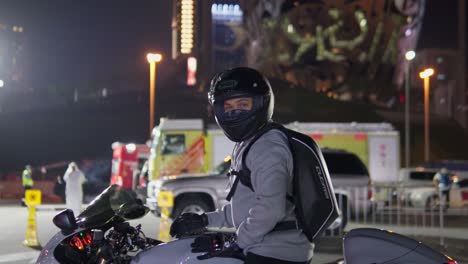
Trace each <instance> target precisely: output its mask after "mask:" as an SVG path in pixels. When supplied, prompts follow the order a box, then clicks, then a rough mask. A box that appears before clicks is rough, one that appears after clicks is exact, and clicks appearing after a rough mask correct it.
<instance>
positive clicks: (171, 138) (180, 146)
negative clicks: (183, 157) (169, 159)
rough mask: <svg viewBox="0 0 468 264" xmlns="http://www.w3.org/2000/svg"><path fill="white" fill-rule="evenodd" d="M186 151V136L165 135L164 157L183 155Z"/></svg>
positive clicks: (163, 144) (163, 143)
mask: <svg viewBox="0 0 468 264" xmlns="http://www.w3.org/2000/svg"><path fill="white" fill-rule="evenodd" d="M184 151H185V135H183V134H177V135H164V137H163V142H162V154H163V155H175V154H182V153H184Z"/></svg>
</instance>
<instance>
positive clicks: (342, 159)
mask: <svg viewBox="0 0 468 264" xmlns="http://www.w3.org/2000/svg"><path fill="white" fill-rule="evenodd" d="M322 152H323V155H324V158H325V161H326V163H327V167H328V170H329V172H330V176H331V180H332V183H333V187H334V190H335V194H336V198H337V201H338V203H339V205H340V207H341V211H342V214H341V217H340V218H339V219H338V220H337V221H335V222H334V223H333V224H332V226H331V229H332V230H335V229H336V230H338V229H339V228H340V227H341V228H344V227H345V226H346V224H347V221H348V215H350V214H354V213H359V212H370V211H371V208H372V199H371V197H372V194H371V193H370V192H369V191H368V190H370V188H368V186H369V184H370V177H369V172H368V170H367V168H366V166H365V165H364V163H363V162H362V161H361V160H360V159H359V157H357V156H356V155H355V154H353V153H351V152H347V151H343V150H332V149H323V150H322ZM229 168H230V158H226V159H225V161H224V162H222V163H221V164H219V165H218V166H217V167H216V169H215V170H214V171H212V172H210V173H208V174H198V175H194V174H187V175H177V176H168V177H164V178H161V179H159V180H157V181H153V182H150V183H149V185H148V198H147V200H146V201H147V205H148V206H149V207H150V209H151V211H152V212H154V213H155V214H157V215H159V214H160V208H159V207H158V205H157V197H158V194H159V192H160V191H170V192H172V194H173V197H174V206H173V208H172V210H171V211H170V214H171V217H172V218H176V217H178V216H179V215H181V214H183V213H188V212H192V213H198V214H201V213H203V212H207V211H213V210H215V209H216V208H221V207H222V206H224V205H225V204H227V203H228V202H227V201H226V196H227V194H228V192H229V188H228V177H226V173H227V171H228V170H229ZM348 208H349V209H350V210H351V211H350V212H349V213H348Z"/></svg>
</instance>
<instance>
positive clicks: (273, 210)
mask: <svg viewBox="0 0 468 264" xmlns="http://www.w3.org/2000/svg"><path fill="white" fill-rule="evenodd" d="M208 97H209V102H210V104H211V105H212V107H213V110H214V114H215V118H216V122H217V123H218V125H219V126H220V127H221V129H222V130H223V131H224V133H225V134H226V136H227V137H228V138H229V139H231V140H232V141H234V142H236V145H235V147H234V150H233V159H232V165H231V168H232V169H233V170H234V171H241V170H242V168H244V167H248V168H249V169H250V179H251V186H252V187H253V188H249V187H248V186H246V185H245V184H243V182H242V180H241V182H240V184H237V183H236V181H235V178H236V177H239V176H238V175H236V174H234V176H231V179H230V181H231V185H234V186H232V188H233V189H234V190H236V191H235V192H233V193H232V199H231V200H230V203H229V204H228V205H226V206H224V207H223V208H222V209H221V210H219V211H218V210H217V211H215V212H210V213H207V214H203V215H196V214H183V215H182V216H180V217H179V218H178V219H176V220H175V221H174V223H173V224H172V226H171V230H170V231H171V235H173V236H174V235H175V236H181V235H185V234H189V233H191V232H193V231H196V230H200V229H203V228H204V227H234V228H236V235H237V245H234V246H232V247H231V248H228V249H227V250H225V251H224V253H222V254H221V255H219V254H218V255H217V256H224V257H236V256H237V257H238V256H239V252H242V253H243V254H244V255H245V263H307V262H308V261H309V260H310V259H311V257H312V255H313V248H314V245H313V244H312V243H310V242H309V241H308V239H307V237H306V236H305V235H304V234H303V233H302V232H301V230H299V229H297V228H296V229H288V230H282V231H276V230H274V229H275V228H276V226H277V224H278V223H280V222H283V221H291V220H295V219H296V217H295V214H294V204H293V203H292V202H290V201H289V200H287V199H286V197H287V195H288V194H290V193H291V191H292V175H293V171H292V170H293V157H292V154H291V151H290V149H289V145H288V144H289V143H288V139H287V138H286V136H285V135H284V134H283V133H281V132H280V131H278V130H276V129H272V130H269V131H267V132H265V134H263V135H262V136H261V137H259V138H258V139H257V140H256V141H254V143H253V145H252V146H251V148H250V150H249V151H248V154H247V156H246V158H245V163H246V164H245V165H246V166H243V164H242V154H243V151H244V150H245V148H246V146H247V145H248V144H249V142H250V141H251V140H252V139H253V138H255V136H256V135H257V134H259V133H262V130H263V129H264V128H265V127H266V125H267V124H268V123H269V122H271V118H272V115H273V108H274V95H273V92H272V89H271V86H270V83H269V82H268V80H267V79H266V78H265V77H264V76H263V75H262V74H261V73H259V72H258V71H256V70H254V69H250V68H245V67H240V68H234V69H230V70H227V71H224V72H222V73H219V74H217V75H216V76H215V77H214V78H213V80H212V81H211V86H210V91H209V93H208ZM237 182H238V181H237ZM235 185H237V186H235Z"/></svg>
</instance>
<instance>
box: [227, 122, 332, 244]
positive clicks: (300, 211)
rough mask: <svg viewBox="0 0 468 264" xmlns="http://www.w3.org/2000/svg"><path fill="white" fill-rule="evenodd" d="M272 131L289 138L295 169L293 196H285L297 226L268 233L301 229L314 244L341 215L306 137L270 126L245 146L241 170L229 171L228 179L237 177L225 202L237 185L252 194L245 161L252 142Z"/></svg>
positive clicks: (287, 224)
mask: <svg viewBox="0 0 468 264" xmlns="http://www.w3.org/2000/svg"><path fill="white" fill-rule="evenodd" d="M271 129H278V130H280V131H281V132H283V133H284V134H285V135H286V137H287V138H288V142H289V148H290V150H291V153H292V156H293V164H294V168H293V188H292V189H293V193H292V195H289V194H288V197H286V198H287V199H288V200H289V201H291V202H292V203H294V205H295V209H294V212H295V214H296V219H297V222H296V221H285V222H280V223H278V224H277V225H276V226H275V228H274V229H273V230H272V231H271V232H273V231H282V230H290V229H301V230H302V232H303V233H304V234H305V235H306V236H307V238H308V239H309V241H310V242H313V240H314V239H316V238H317V237H319V235H320V234H321V233H322V232H323V231H324V230H325V229H326V228H327V227H328V226H329V225H330V224H331V223H332V222H333V221H334V220H335V219H336V218H337V217H338V216H339V215H340V210H339V207H338V203H337V201H336V198H335V193H334V191H333V186H332V183H331V180H330V175H329V173H328V169H327V165H326V164H325V160H324V158H323V155H322V152H321V151H320V148H319V147H318V145H317V144H316V143H315V141H314V140H313V139H312V138H311V137H309V136H307V135H304V134H301V133H299V132H296V131H293V130H290V129H287V128H285V127H284V126H282V125H280V124H277V123H269V124H268V125H267V126H266V127H265V128H264V129H263V130H262V131H261V132H259V133H258V134H257V135H256V136H255V137H254V138H253V139H252V140H251V141H250V142H249V144H248V145H247V146H246V148H245V150H244V152H243V154H242V169H241V170H240V171H234V170H233V169H231V170H230V171H229V173H228V176H230V175H237V177H236V179H235V181H234V183H233V185H232V187H231V190H230V192H229V194H228V196H227V198H226V199H227V200H228V201H230V200H231V198H232V196H233V195H234V192H235V190H236V188H237V184H238V183H239V181H240V182H241V183H242V184H243V185H245V186H247V187H249V188H250V189H251V190H252V191H254V189H253V187H252V183H251V179H250V170H249V168H247V165H246V163H245V159H246V157H247V154H248V152H249V150H250V148H251V147H252V145H253V144H254V143H255V141H257V139H259V138H260V137H261V136H262V135H263V134H265V133H266V132H268V131H270V130H271Z"/></svg>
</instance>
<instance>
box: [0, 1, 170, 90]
mask: <svg viewBox="0 0 468 264" xmlns="http://www.w3.org/2000/svg"><path fill="white" fill-rule="evenodd" d="M137 3H138V4H137ZM170 22H171V1H167V0H165V1H159V0H158V1H157V0H138V1H129V0H128V1H116V0H100V1H91V0H87V1H71V0H35V1H31V0H30V1H26V0H2V1H0V23H5V24H9V25H15V24H16V25H22V26H24V28H25V34H27V37H28V43H27V46H28V47H29V50H28V56H29V57H30V58H31V60H30V62H31V64H30V65H28V66H29V68H30V69H29V71H28V72H29V73H30V77H31V80H32V81H33V83H37V84H39V85H40V86H42V85H50V84H53V83H55V82H57V81H58V82H75V81H80V80H83V79H99V78H104V77H105V76H106V75H115V74H119V75H124V74H126V75H128V76H130V77H131V76H132V75H135V74H137V73H141V72H146V71H147V68H148V64H147V61H146V57H145V55H146V52H147V51H150V50H155V51H159V52H161V53H162V54H163V55H164V56H165V58H166V59H169V58H170V47H171V33H170Z"/></svg>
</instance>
